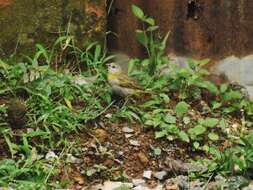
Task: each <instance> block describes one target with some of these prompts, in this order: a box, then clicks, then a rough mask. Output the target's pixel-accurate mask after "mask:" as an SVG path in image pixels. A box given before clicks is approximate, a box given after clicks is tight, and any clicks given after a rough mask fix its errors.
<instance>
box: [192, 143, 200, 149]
mask: <svg viewBox="0 0 253 190" xmlns="http://www.w3.org/2000/svg"><path fill="white" fill-rule="evenodd" d="M199 146H200V144H199V142H197V141H195V142H194V143H193V147H194V148H195V149H198V148H199Z"/></svg>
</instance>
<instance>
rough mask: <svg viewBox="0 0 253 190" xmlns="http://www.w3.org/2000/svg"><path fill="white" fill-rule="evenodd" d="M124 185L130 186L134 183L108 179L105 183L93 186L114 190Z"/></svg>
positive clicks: (99, 188)
mask: <svg viewBox="0 0 253 190" xmlns="http://www.w3.org/2000/svg"><path fill="white" fill-rule="evenodd" d="M122 186H127V187H129V188H132V187H133V184H132V183H122V182H117V181H116V182H113V181H106V182H104V184H103V185H101V184H99V185H96V186H94V187H93V188H91V189H92V190H113V189H116V188H120V187H122Z"/></svg>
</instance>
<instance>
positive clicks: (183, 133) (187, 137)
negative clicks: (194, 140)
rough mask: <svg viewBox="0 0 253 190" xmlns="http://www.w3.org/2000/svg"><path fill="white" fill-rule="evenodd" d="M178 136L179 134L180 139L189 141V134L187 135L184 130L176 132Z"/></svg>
mask: <svg viewBox="0 0 253 190" xmlns="http://www.w3.org/2000/svg"><path fill="white" fill-rule="evenodd" d="M178 136H179V138H180V139H181V140H182V141H185V142H188V143H189V142H190V139H189V136H188V135H187V133H186V132H184V131H180V132H179V133H178Z"/></svg>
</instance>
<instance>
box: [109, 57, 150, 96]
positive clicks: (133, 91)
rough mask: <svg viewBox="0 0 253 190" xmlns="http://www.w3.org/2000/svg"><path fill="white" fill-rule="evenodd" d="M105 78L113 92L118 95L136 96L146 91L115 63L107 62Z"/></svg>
mask: <svg viewBox="0 0 253 190" xmlns="http://www.w3.org/2000/svg"><path fill="white" fill-rule="evenodd" d="M107 66H108V75H107V80H108V82H109V84H110V85H111V87H112V90H113V92H114V93H116V94H117V95H120V96H138V95H140V94H143V93H146V92H145V91H144V89H143V88H142V87H141V86H140V85H139V84H138V83H137V82H136V81H135V80H134V79H132V78H130V77H128V76H127V75H126V74H124V73H123V71H122V68H121V67H120V66H119V65H118V64H116V63H114V62H113V63H109V64H107Z"/></svg>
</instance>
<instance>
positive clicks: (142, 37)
mask: <svg viewBox="0 0 253 190" xmlns="http://www.w3.org/2000/svg"><path fill="white" fill-rule="evenodd" d="M136 38H137V40H138V42H140V43H141V44H142V45H143V46H145V47H147V44H148V37H147V35H146V34H145V33H144V32H143V31H142V30H136Z"/></svg>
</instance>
